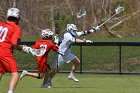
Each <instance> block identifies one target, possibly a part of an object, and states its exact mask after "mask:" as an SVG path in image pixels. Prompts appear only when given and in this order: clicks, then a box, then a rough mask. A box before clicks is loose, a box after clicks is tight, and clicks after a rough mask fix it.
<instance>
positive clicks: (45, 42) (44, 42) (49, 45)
mask: <svg viewBox="0 0 140 93" xmlns="http://www.w3.org/2000/svg"><path fill="white" fill-rule="evenodd" d="M41 47H44V48H45V49H46V52H45V54H44V55H43V56H37V57H36V59H37V61H43V62H46V61H47V57H48V53H49V52H50V50H51V49H52V50H53V51H55V52H57V51H58V47H57V46H56V44H55V43H53V42H52V41H51V40H50V39H42V38H40V39H39V40H37V41H36V43H35V45H33V46H32V48H36V49H40V48H41Z"/></svg>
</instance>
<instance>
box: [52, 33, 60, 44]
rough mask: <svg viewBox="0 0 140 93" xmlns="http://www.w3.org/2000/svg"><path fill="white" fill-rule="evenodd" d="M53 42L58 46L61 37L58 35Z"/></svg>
mask: <svg viewBox="0 0 140 93" xmlns="http://www.w3.org/2000/svg"><path fill="white" fill-rule="evenodd" d="M53 42H54V43H56V44H58V43H59V37H58V35H55V36H54V40H53Z"/></svg>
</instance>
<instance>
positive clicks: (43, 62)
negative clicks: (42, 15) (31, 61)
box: [20, 29, 58, 87]
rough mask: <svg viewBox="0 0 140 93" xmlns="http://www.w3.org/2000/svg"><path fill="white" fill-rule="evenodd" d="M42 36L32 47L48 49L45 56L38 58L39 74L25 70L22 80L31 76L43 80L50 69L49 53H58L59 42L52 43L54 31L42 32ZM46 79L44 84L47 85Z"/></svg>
mask: <svg viewBox="0 0 140 93" xmlns="http://www.w3.org/2000/svg"><path fill="white" fill-rule="evenodd" d="M41 35H42V38H40V39H39V40H37V41H36V43H35V45H33V46H32V48H35V49H40V48H44V49H46V52H45V54H44V55H42V56H37V57H36V62H37V65H38V73H31V72H28V71H26V70H23V72H22V74H21V76H20V80H21V79H22V78H23V77H24V76H25V75H27V76H31V77H34V78H38V79H43V77H44V76H45V73H46V71H47V69H50V68H49V64H48V62H47V57H48V53H49V52H50V50H51V49H52V50H53V51H55V52H57V51H58V47H57V44H56V43H58V40H56V39H55V40H54V42H53V41H52V37H53V36H54V33H53V32H52V31H50V29H44V30H42V33H41ZM46 79H47V77H46ZM46 79H45V77H44V83H46ZM44 83H43V84H42V86H44V87H45V85H44Z"/></svg>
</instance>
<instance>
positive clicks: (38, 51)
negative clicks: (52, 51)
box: [31, 48, 46, 56]
mask: <svg viewBox="0 0 140 93" xmlns="http://www.w3.org/2000/svg"><path fill="white" fill-rule="evenodd" d="M45 52H46V49H45V48H40V49H32V50H31V53H32V55H35V56H43V55H44V54H45Z"/></svg>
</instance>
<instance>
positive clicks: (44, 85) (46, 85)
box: [41, 84, 52, 88]
mask: <svg viewBox="0 0 140 93" xmlns="http://www.w3.org/2000/svg"><path fill="white" fill-rule="evenodd" d="M41 88H52V86H50V85H48V84H42V85H41Z"/></svg>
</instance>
